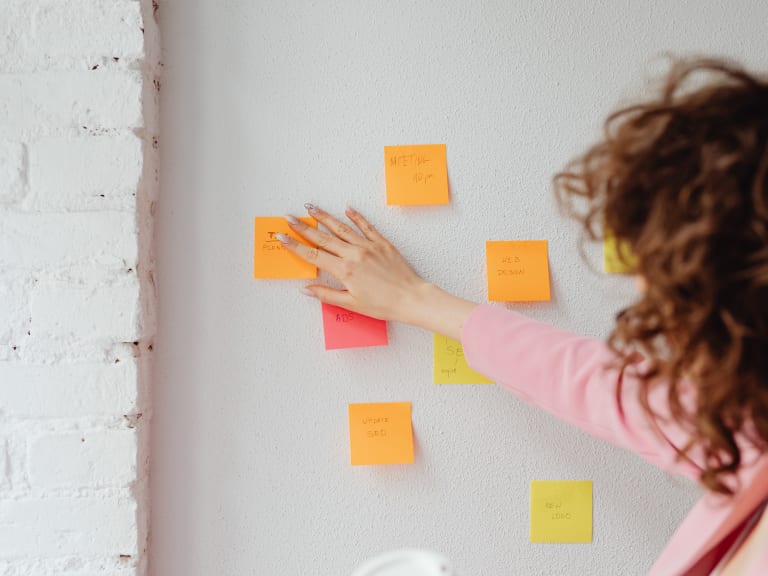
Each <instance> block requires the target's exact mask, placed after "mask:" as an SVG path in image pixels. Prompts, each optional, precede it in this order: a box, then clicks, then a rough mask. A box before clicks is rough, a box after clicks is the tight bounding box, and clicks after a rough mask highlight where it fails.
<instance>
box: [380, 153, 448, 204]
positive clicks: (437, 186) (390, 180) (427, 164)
mask: <svg viewBox="0 0 768 576" xmlns="http://www.w3.org/2000/svg"><path fill="white" fill-rule="evenodd" d="M384 177H385V180H386V184H387V204H388V205H390V206H392V205H400V206H417V205H423V204H448V164H447V160H446V153H445V144H421V145H417V146H384Z"/></svg>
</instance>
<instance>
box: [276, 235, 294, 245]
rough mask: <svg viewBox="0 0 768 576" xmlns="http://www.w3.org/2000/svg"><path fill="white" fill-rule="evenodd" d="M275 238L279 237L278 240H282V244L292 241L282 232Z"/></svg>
mask: <svg viewBox="0 0 768 576" xmlns="http://www.w3.org/2000/svg"><path fill="white" fill-rule="evenodd" d="M275 236H276V237H277V239H278V240H280V242H282V243H283V244H288V242H290V240H291V239H290V238H288V236H286V235H285V234H283V233H282V232H278V233H277V234H275Z"/></svg>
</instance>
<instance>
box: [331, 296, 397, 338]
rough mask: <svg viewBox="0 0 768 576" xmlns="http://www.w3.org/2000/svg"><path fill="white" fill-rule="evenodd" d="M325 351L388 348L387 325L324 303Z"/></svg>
mask: <svg viewBox="0 0 768 576" xmlns="http://www.w3.org/2000/svg"><path fill="white" fill-rule="evenodd" d="M323 332H324V333H325V349H326V350H336V349H338V348H359V347H361V346H386V345H387V343H388V341H387V323H386V322H384V320H377V319H376V318H371V317H370V316H364V315H363V314H358V313H357V312H350V311H349V310H347V309H345V308H340V307H339V306H333V305H332V304H325V303H323Z"/></svg>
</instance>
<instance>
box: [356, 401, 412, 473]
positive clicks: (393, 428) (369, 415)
mask: <svg viewBox="0 0 768 576" xmlns="http://www.w3.org/2000/svg"><path fill="white" fill-rule="evenodd" d="M349 445H350V451H351V455H352V465H353V466H363V465H367V464H412V463H413V428H412V426H411V403H410V402H382V403H378V404H350V405H349Z"/></svg>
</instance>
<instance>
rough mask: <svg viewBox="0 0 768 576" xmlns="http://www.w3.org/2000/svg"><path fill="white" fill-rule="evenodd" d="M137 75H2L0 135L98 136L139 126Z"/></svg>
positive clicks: (13, 137)
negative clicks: (82, 134)
mask: <svg viewBox="0 0 768 576" xmlns="http://www.w3.org/2000/svg"><path fill="white" fill-rule="evenodd" d="M141 91H142V83H141V72H139V71H138V70H121V71H107V70H103V71H102V70H96V71H94V72H47V73H38V74H6V75H0V134H2V135H3V138H4V139H5V140H11V141H13V140H20V141H25V140H29V139H33V138H36V137H40V136H41V135H42V136H44V135H47V134H52V135H59V134H67V133H70V134H71V133H77V132H88V133H98V132H101V131H105V130H107V131H108V130H117V129H124V128H136V127H139V126H141V123H142V119H141V118H142V116H141Z"/></svg>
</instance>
